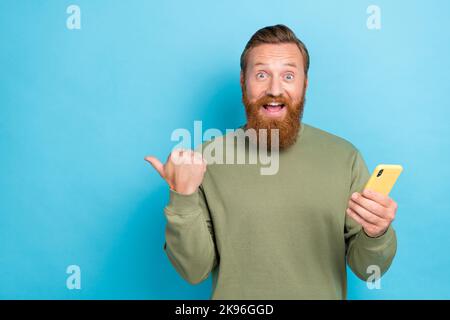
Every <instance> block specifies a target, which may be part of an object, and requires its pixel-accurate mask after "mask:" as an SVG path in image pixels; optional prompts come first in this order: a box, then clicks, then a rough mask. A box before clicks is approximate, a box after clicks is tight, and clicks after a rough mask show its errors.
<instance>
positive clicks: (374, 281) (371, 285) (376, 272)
mask: <svg viewBox="0 0 450 320" xmlns="http://www.w3.org/2000/svg"><path fill="white" fill-rule="evenodd" d="M366 272H367V273H368V274H370V276H369V277H368V278H367V281H366V285H367V288H368V289H369V290H373V289H381V269H380V267H379V266H377V265H370V266H368V267H367V270H366Z"/></svg>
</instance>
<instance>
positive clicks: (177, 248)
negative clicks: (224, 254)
mask: <svg viewBox="0 0 450 320" xmlns="http://www.w3.org/2000/svg"><path fill="white" fill-rule="evenodd" d="M169 192H170V195H169V204H168V205H167V206H166V207H165V208H164V213H165V216H166V218H167V225H166V241H165V243H164V250H165V252H166V254H167V256H168V258H169V260H170V262H171V263H172V265H173V266H174V267H175V269H176V270H177V272H178V273H179V274H180V275H181V276H182V277H183V278H184V279H185V280H186V281H188V282H189V283H191V284H196V283H199V282H201V281H203V280H205V279H206V278H207V277H208V275H209V273H210V271H211V270H212V269H214V267H215V266H216V265H217V253H216V247H215V244H214V232H213V226H212V223H211V217H210V214H209V210H208V206H207V203H206V200H205V195H204V191H203V188H202V186H200V187H199V188H198V189H197V191H196V192H194V193H193V194H190V195H184V194H181V193H178V192H176V191H174V190H172V189H169Z"/></svg>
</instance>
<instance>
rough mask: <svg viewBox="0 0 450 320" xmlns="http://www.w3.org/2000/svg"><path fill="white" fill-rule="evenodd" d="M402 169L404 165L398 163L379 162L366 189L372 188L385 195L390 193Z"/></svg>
mask: <svg viewBox="0 0 450 320" xmlns="http://www.w3.org/2000/svg"><path fill="white" fill-rule="evenodd" d="M402 171H403V167H402V166H401V165H398V164H379V165H378V166H377V167H376V168H375V170H374V171H373V173H372V176H371V177H370V178H369V181H367V183H366V186H365V187H364V189H371V190H374V191H377V192H379V193H382V194H384V195H389V192H390V191H391V189H392V187H393V186H394V184H395V182H396V181H397V178H398V177H399V175H400V173H401V172H402ZM380 172H381V173H380Z"/></svg>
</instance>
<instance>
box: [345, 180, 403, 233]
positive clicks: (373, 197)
mask: <svg viewBox="0 0 450 320" xmlns="http://www.w3.org/2000/svg"><path fill="white" fill-rule="evenodd" d="M397 208H398V205H397V202H395V201H394V200H392V199H391V198H389V196H386V195H384V194H381V193H379V192H376V191H373V190H369V189H365V190H363V192H362V193H359V192H354V193H353V194H352V196H351V198H350V200H349V201H348V208H347V214H348V215H349V216H350V217H352V218H353V219H354V220H355V221H356V222H358V223H359V224H360V225H361V226H362V227H363V229H364V232H365V233H366V234H367V235H368V236H369V237H372V238H376V237H379V236H381V235H383V234H384V233H385V232H386V231H387V229H388V228H389V226H390V225H391V223H392V221H393V220H394V219H395V214H396V212H397Z"/></svg>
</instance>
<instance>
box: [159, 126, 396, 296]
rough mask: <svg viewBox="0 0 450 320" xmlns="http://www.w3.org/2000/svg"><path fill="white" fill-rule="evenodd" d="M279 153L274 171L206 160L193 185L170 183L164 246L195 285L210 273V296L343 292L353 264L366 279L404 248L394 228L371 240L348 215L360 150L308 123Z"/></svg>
mask: <svg viewBox="0 0 450 320" xmlns="http://www.w3.org/2000/svg"><path fill="white" fill-rule="evenodd" d="M241 128H243V127H241ZM229 134H230V133H229ZM225 136H227V135H224V136H222V137H218V138H215V139H213V140H211V141H207V142H205V143H203V144H202V145H201V146H200V148H197V151H200V152H203V153H204V156H205V157H206V158H208V156H207V155H205V151H206V149H207V148H206V147H207V146H208V145H209V144H210V143H211V142H212V141H214V142H215V143H217V142H219V141H222V142H223V141H224V140H225ZM238 148H239V146H235V149H234V152H236V153H237V150H238ZM243 150H244V152H245V153H247V156H249V154H248V153H251V152H252V150H251V149H249V148H248V145H246V147H245V148H244V149H243ZM240 151H242V150H240ZM223 152H224V154H225V155H226V152H227V151H226V150H225V147H224V150H223ZM278 161H279V167H278V171H277V172H276V174H270V175H267V174H266V175H263V174H261V170H260V169H261V167H264V166H266V167H267V163H264V164H263V163H261V162H260V161H259V160H258V161H257V163H256V164H254V163H249V160H248V161H247V162H246V163H243V164H236V163H233V164H230V163H223V164H220V163H213V164H208V166H207V170H206V172H205V176H204V179H203V182H202V184H201V185H200V187H199V188H198V190H197V191H196V192H195V193H193V194H190V195H183V194H180V193H178V192H176V191H174V190H172V189H169V203H168V205H167V206H166V207H165V208H164V212H165V216H166V218H167V225H166V233H165V236H166V241H165V243H164V250H165V252H166V254H167V256H168V258H169V260H170V262H171V264H172V265H173V266H174V268H175V269H176V270H177V272H178V273H179V274H180V275H181V276H182V277H183V278H184V279H185V280H186V281H188V282H189V283H191V284H196V283H199V282H201V281H203V280H205V279H206V278H207V277H208V276H209V274H211V275H212V284H213V288H212V293H211V296H210V298H211V299H346V298H347V275H346V263H348V265H349V266H350V268H351V269H352V270H353V272H354V273H355V274H356V275H357V276H358V277H359V278H360V279H362V280H364V281H366V280H367V279H368V277H369V276H371V275H372V274H373V269H369V270H368V267H369V266H375V268H379V270H380V272H381V274H384V273H385V272H386V271H387V269H388V268H389V266H390V265H391V262H392V260H393V258H394V255H395V253H396V248H397V240H396V235H395V231H394V229H393V227H392V226H390V227H389V229H388V230H387V232H386V233H384V234H383V235H381V236H380V237H377V238H371V237H369V236H367V235H366V234H365V232H364V230H363V229H362V227H361V226H360V225H359V224H357V223H356V222H355V221H354V220H353V219H352V218H350V217H349V216H348V215H347V214H346V208H347V204H348V200H349V198H350V196H351V194H352V193H353V192H355V191H358V192H361V191H362V190H363V187H364V185H365V183H366V182H367V180H368V179H369V171H368V169H367V166H366V164H365V162H364V160H363V158H362V156H361V154H360V152H359V151H358V149H357V148H356V147H355V146H354V145H353V144H351V143H350V142H348V141H347V140H345V139H342V138H340V137H337V136H335V135H333V134H330V133H328V132H325V131H323V130H320V129H318V128H315V127H313V126H310V125H308V124H305V123H304V122H302V123H301V127H300V130H299V136H298V139H297V141H296V143H295V144H294V145H292V146H291V147H290V148H288V149H286V150H281V151H280V152H279V159H278ZM223 162H225V161H223ZM208 163H210V161H209V160H208ZM371 270H372V271H371Z"/></svg>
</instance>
